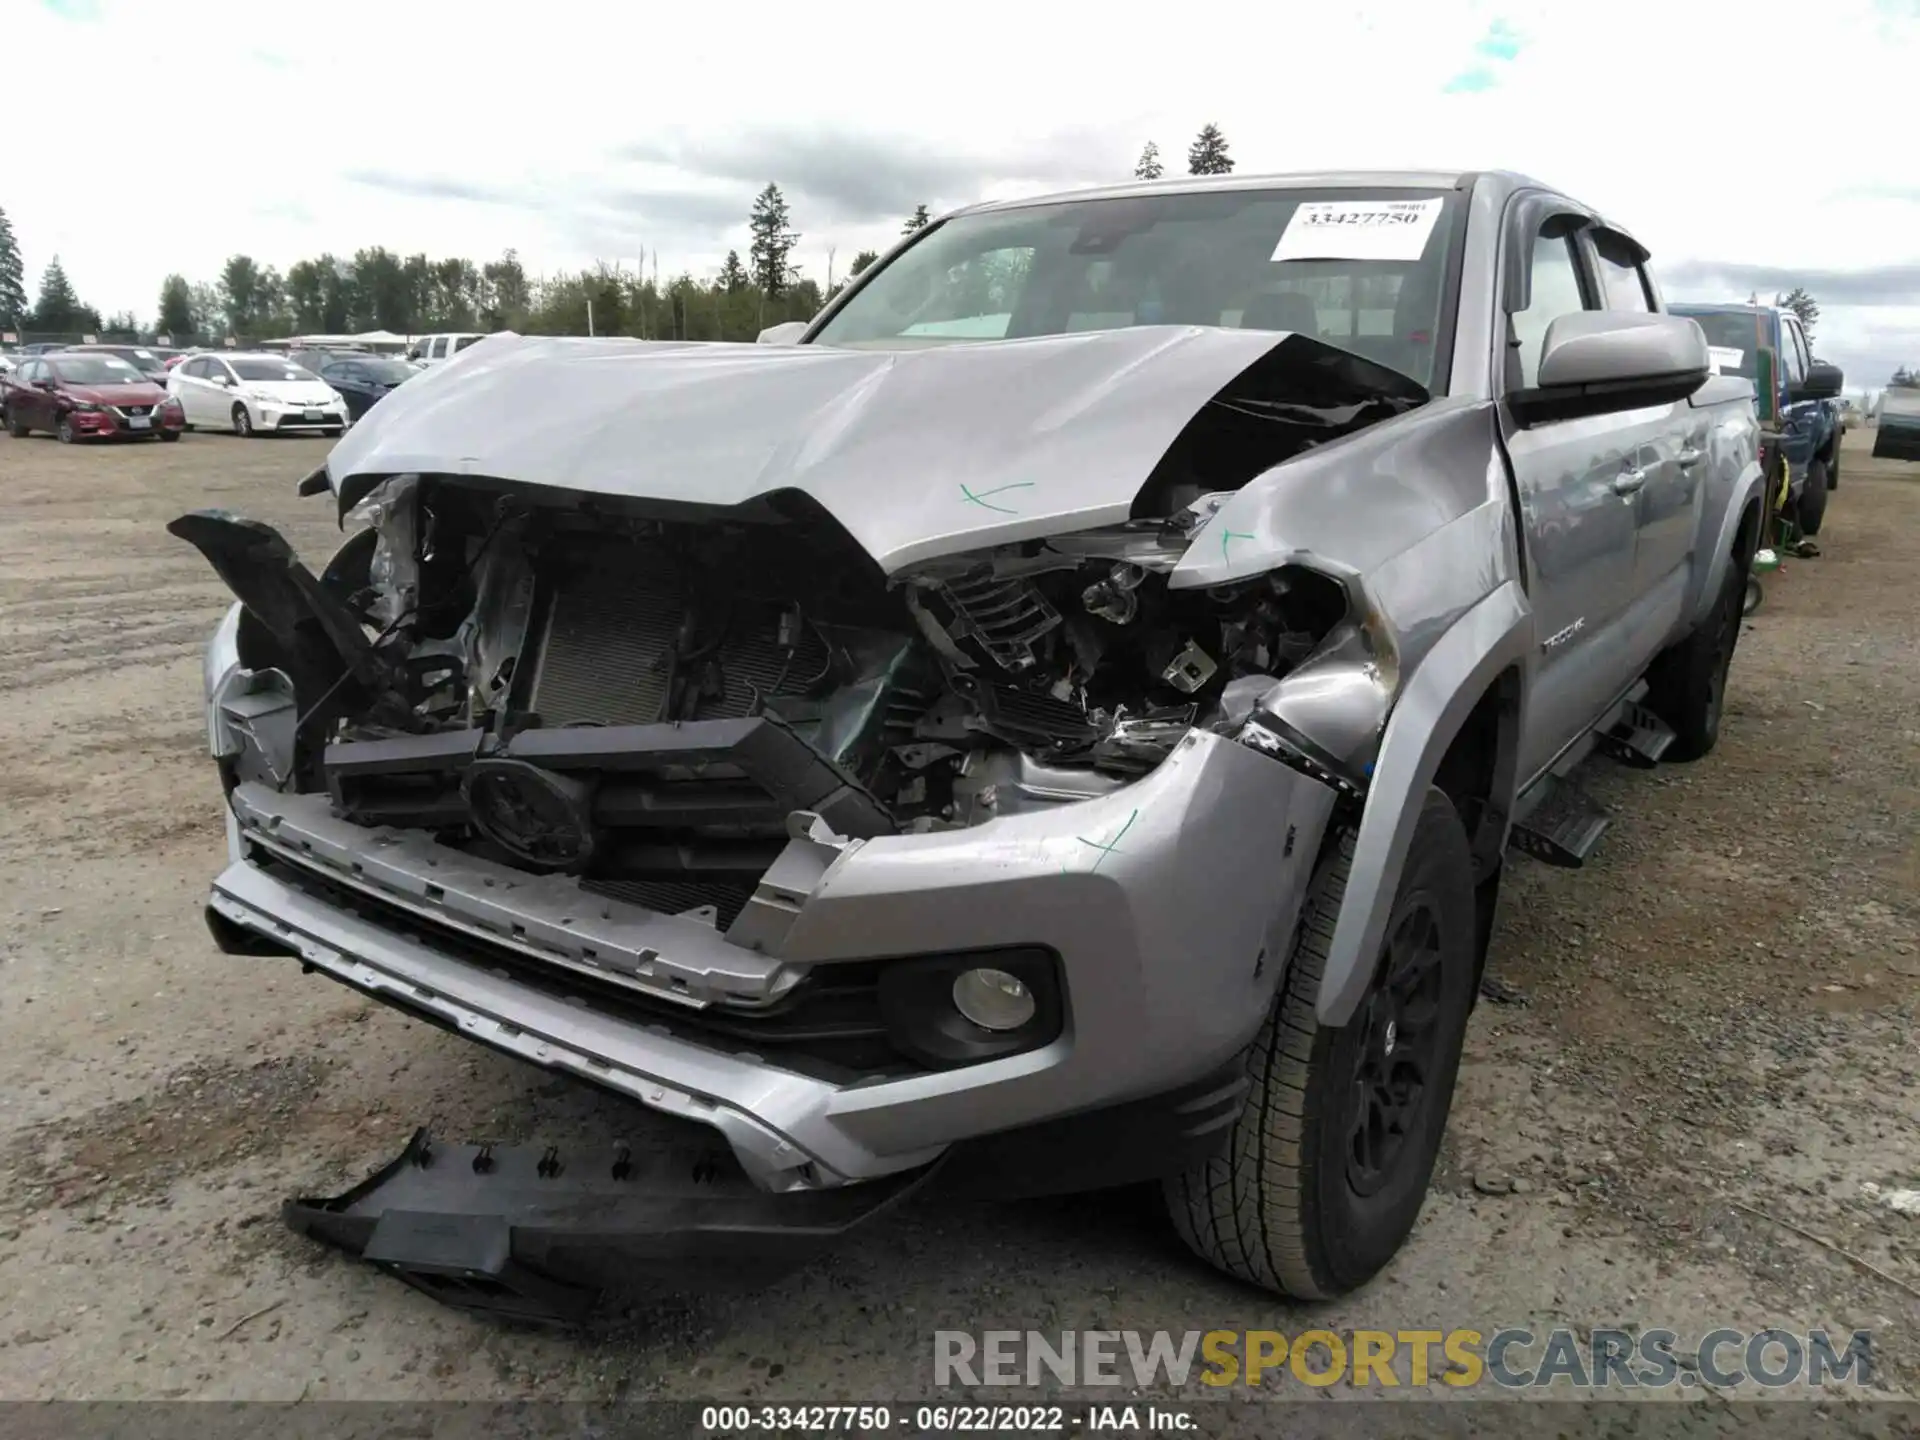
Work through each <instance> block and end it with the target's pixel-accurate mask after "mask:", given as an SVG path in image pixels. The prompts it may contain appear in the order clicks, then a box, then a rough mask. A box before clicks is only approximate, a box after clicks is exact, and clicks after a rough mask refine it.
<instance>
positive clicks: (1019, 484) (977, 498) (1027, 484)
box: [960, 480, 1033, 515]
mask: <svg viewBox="0 0 1920 1440" xmlns="http://www.w3.org/2000/svg"><path fill="white" fill-rule="evenodd" d="M1032 488H1033V482H1032V481H1031V480H1016V481H1015V482H1014V483H1013V484H1011V485H996V486H994V487H993V489H991V490H982V491H981V492H980V493H979V494H978V495H976V494H974V493H973V491H971V490H969V489H968V488H967V487H966V486H965V485H962V486H961V487H960V494H961V495H962V497H964V499H965V500H966V502H967V503H968V504H970V505H978V506H979V507H980V508H981V509H982V510H998V511H999V512H1000V513H1001V514H1002V515H1018V514H1019V513H1020V512H1019V511H1018V510H1010V509H1008V508H1007V507H1006V506H1005V505H989V504H988V503H987V496H989V495H998V494H999V493H1000V492H1001V491H1003V490H1031V489H1032Z"/></svg>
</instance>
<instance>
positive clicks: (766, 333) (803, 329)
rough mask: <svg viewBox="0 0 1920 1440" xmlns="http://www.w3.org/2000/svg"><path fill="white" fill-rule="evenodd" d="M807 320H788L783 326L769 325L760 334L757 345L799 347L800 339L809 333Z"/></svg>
mask: <svg viewBox="0 0 1920 1440" xmlns="http://www.w3.org/2000/svg"><path fill="white" fill-rule="evenodd" d="M809 323H810V322H808V321H806V320H788V321H787V322H785V323H784V324H781V325H769V326H768V327H767V328H766V329H764V330H762V331H761V332H760V338H759V339H758V341H756V342H755V343H757V344H760V345H797V344H799V343H800V337H801V336H802V335H804V334H806V333H807V325H808V324H809Z"/></svg>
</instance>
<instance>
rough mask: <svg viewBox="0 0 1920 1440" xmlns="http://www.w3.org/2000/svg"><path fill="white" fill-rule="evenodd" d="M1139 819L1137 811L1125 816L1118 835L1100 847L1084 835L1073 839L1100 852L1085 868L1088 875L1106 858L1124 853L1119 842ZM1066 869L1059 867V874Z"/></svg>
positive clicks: (1096, 841)
mask: <svg viewBox="0 0 1920 1440" xmlns="http://www.w3.org/2000/svg"><path fill="white" fill-rule="evenodd" d="M1139 818H1140V812H1139V811H1138V810H1135V811H1133V812H1132V813H1131V814H1129V815H1128V816H1127V820H1126V823H1125V824H1124V825H1122V826H1121V827H1120V829H1119V831H1118V833H1116V834H1115V835H1114V837H1113V839H1111V840H1109V841H1107V843H1106V844H1104V845H1102V844H1101V843H1100V842H1099V841H1098V840H1089V839H1088V838H1087V837H1086V836H1084V835H1076V836H1074V837H1073V838H1074V839H1076V840H1078V841H1079V842H1080V843H1081V844H1082V845H1091V846H1092V847H1093V848H1094V849H1095V850H1098V851H1099V852H1100V853H1099V854H1098V855H1096V856H1094V857H1093V864H1091V865H1089V866H1088V867H1087V873H1088V874H1089V875H1091V874H1092V873H1093V872H1094V871H1096V870H1098V869H1099V868H1100V862H1101V861H1102V860H1104V859H1106V858H1107V856H1109V855H1122V854H1125V853H1126V852H1125V851H1123V850H1122V849H1121V848H1120V842H1121V841H1122V840H1124V839H1126V837H1127V831H1129V830H1131V829H1132V828H1133V822H1134V821H1136V820H1138V819H1139ZM1066 869H1067V867H1066V866H1065V865H1062V866H1061V867H1060V870H1061V873H1062V874H1064V873H1065V872H1066Z"/></svg>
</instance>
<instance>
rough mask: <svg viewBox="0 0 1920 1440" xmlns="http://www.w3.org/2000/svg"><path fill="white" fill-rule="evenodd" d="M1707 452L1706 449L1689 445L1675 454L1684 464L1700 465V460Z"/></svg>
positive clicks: (1675, 457)
mask: <svg viewBox="0 0 1920 1440" xmlns="http://www.w3.org/2000/svg"><path fill="white" fill-rule="evenodd" d="M1706 453H1707V452H1706V451H1704V450H1700V449H1696V448H1695V447H1694V446H1692V445H1689V446H1688V447H1687V448H1686V449H1684V450H1682V451H1681V452H1680V453H1679V454H1678V455H1676V456H1674V459H1676V460H1678V461H1679V462H1680V463H1681V464H1682V465H1683V466H1686V465H1698V464H1699V463H1700V461H1701V460H1702V459H1704V458H1705V456H1706Z"/></svg>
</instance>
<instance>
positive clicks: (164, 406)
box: [0, 351, 185, 445]
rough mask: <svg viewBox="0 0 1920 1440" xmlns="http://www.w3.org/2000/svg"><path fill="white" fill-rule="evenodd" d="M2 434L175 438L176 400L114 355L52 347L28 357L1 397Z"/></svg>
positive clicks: (179, 423)
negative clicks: (45, 352)
mask: <svg viewBox="0 0 1920 1440" xmlns="http://www.w3.org/2000/svg"><path fill="white" fill-rule="evenodd" d="M3 408H4V412H5V413H4V415H3V416H0V419H4V422H5V425H6V429H7V433H8V434H10V435H12V436H13V437H14V438H16V439H24V438H26V436H27V435H29V434H31V433H32V432H33V431H35V430H45V431H49V432H51V433H52V434H53V435H55V436H57V437H59V439H60V440H61V442H62V443H64V444H68V445H71V444H72V443H73V442H74V441H76V440H82V439H110V438H116V437H122V438H128V439H145V438H147V437H149V436H157V437H158V438H160V439H162V440H178V439H179V438H180V432H181V430H182V429H183V428H184V426H185V416H184V415H182V413H181V410H180V406H179V404H178V403H177V402H176V401H174V400H172V399H171V398H170V397H169V396H168V395H167V392H166V391H165V390H163V389H162V388H161V387H160V386H158V385H156V384H155V383H154V382H153V381H152V380H150V379H149V378H148V377H146V376H145V375H142V374H141V373H140V372H139V371H138V370H136V369H135V368H134V367H133V366H132V365H129V364H128V363H127V362H126V361H125V360H122V359H121V358H120V357H119V356H117V355H99V354H76V353H73V352H70V351H57V352H55V353H52V354H47V355H33V356H29V357H28V358H27V359H26V360H25V361H24V362H23V363H22V364H21V365H20V366H19V367H18V369H17V370H16V372H15V373H14V375H13V376H12V377H11V378H10V382H9V384H8V386H7V390H6V394H5V397H4V407H3Z"/></svg>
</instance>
